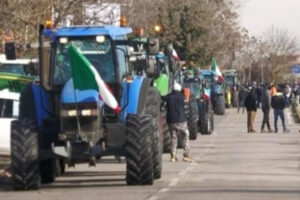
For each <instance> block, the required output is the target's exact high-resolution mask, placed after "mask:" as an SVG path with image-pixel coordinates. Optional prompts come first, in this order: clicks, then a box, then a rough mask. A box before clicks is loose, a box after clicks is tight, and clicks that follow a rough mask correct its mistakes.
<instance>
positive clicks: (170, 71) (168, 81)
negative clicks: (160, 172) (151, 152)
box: [154, 45, 198, 153]
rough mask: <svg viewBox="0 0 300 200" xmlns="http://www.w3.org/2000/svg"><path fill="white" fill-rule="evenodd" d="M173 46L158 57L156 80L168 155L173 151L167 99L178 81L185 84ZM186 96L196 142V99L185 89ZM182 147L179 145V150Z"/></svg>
mask: <svg viewBox="0 0 300 200" xmlns="http://www.w3.org/2000/svg"><path fill="white" fill-rule="evenodd" d="M172 52H173V47H172V45H168V46H167V48H166V54H163V53H159V54H157V55H156V58H155V60H156V64H157V66H158V67H157V68H158V70H159V75H158V76H157V77H155V79H154V86H155V87H156V88H157V89H158V91H159V92H160V95H161V98H162V104H161V113H162V121H163V122H162V128H163V136H164V139H163V141H164V145H163V146H164V152H165V153H168V152H170V149H171V135H170V131H169V128H168V124H167V121H166V109H165V97H166V96H167V95H168V94H169V93H170V92H171V91H172V85H173V83H174V81H175V80H176V81H177V82H178V83H180V84H181V85H184V83H183V75H182V72H181V69H180V65H179V62H178V60H176V59H175V58H174V57H173V55H172ZM184 91H187V92H185V96H186V99H187V101H186V104H185V109H186V115H187V124H188V129H189V132H190V139H191V140H195V139H196V138H197V132H198V131H197V122H198V109H197V103H196V98H195V96H194V95H193V94H191V95H189V93H190V92H189V89H188V88H184ZM181 146H182V145H181V144H180V143H179V145H178V148H180V147H181Z"/></svg>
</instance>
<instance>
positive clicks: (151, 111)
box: [144, 88, 163, 179]
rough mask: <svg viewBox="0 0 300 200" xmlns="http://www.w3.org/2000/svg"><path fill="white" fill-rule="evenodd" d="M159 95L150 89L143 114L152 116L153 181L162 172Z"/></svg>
mask: <svg viewBox="0 0 300 200" xmlns="http://www.w3.org/2000/svg"><path fill="white" fill-rule="evenodd" d="M160 100H161V98H160V94H159V92H158V90H157V89H155V88H150V89H149V90H148V95H147V98H146V101H145V112H144V114H148V115H151V116H152V132H153V176H154V178H155V179H159V178H160V177H161V171H162V151H163V149H162V148H163V146H162V145H163V144H162V143H163V142H162V141H161V139H160V136H162V135H163V121H162V115H161V113H160Z"/></svg>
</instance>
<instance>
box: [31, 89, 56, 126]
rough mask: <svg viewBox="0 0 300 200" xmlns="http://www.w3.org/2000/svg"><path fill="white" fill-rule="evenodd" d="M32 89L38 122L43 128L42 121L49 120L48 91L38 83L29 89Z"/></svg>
mask: <svg viewBox="0 0 300 200" xmlns="http://www.w3.org/2000/svg"><path fill="white" fill-rule="evenodd" d="M30 86H31V87H32V94H33V103H34V107H35V114H36V122H37V125H38V127H41V126H42V121H43V120H44V119H46V118H49V111H50V110H51V109H50V103H49V97H48V94H47V93H46V91H45V90H44V89H43V88H42V87H41V85H40V84H38V83H30V84H29V85H28V86H27V87H30Z"/></svg>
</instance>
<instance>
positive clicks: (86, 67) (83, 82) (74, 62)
mask: <svg viewBox="0 0 300 200" xmlns="http://www.w3.org/2000/svg"><path fill="white" fill-rule="evenodd" d="M68 51H69V54H70V58H71V66H72V78H73V85H74V89H75V90H81V91H83V90H96V91H97V92H99V98H100V99H101V100H102V101H103V102H104V103H105V104H106V105H108V106H109V107H110V108H112V109H113V110H114V111H115V112H116V113H119V112H120V110H121V109H120V107H119V105H118V102H117V100H116V99H115V97H114V96H113V94H112V93H111V91H110V90H109V89H108V88H107V86H106V84H105V83H104V81H103V80H102V78H101V77H100V74H99V73H98V71H97V70H96V68H95V67H94V66H93V65H92V64H91V63H90V61H89V60H88V59H87V58H86V57H85V56H84V55H83V54H82V53H81V52H80V50H79V49H77V48H76V47H74V46H72V45H70V46H69V47H68Z"/></svg>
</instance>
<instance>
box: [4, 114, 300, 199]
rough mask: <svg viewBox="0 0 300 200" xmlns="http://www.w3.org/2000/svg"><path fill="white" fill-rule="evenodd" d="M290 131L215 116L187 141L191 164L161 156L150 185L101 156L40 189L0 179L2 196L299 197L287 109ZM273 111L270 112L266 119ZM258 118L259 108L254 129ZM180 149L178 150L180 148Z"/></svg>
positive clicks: (297, 160)
mask: <svg viewBox="0 0 300 200" xmlns="http://www.w3.org/2000/svg"><path fill="white" fill-rule="evenodd" d="M287 115H289V116H288V117H287V124H288V128H289V129H290V130H291V132H290V133H287V134H283V133H282V129H281V126H279V127H280V131H279V133H278V134H275V133H264V134H261V133H255V134H248V133H246V114H242V113H239V114H238V113H236V110H235V109H230V110H226V115H225V116H215V123H216V124H215V133H214V134H213V135H210V136H201V137H198V139H197V140H196V141H192V142H191V149H192V156H193V159H194V162H193V163H186V162H183V161H182V160H181V158H182V155H181V154H179V155H178V157H179V161H178V162H177V163H172V162H170V156H169V155H168V154H165V155H164V156H163V177H162V178H161V179H159V180H157V181H155V183H154V185H153V186H126V184H125V179H124V178H125V164H124V161H123V163H118V162H116V161H115V160H113V159H110V158H109V159H106V160H104V161H103V163H99V164H97V166H96V167H90V168H88V166H87V165H85V164H82V165H76V168H75V169H73V168H71V169H67V172H66V174H65V175H64V176H62V177H59V178H57V181H56V182H55V183H53V184H49V185H42V188H41V189H40V190H39V191H29V192H14V191H12V190H11V187H10V180H9V178H5V177H4V176H2V178H1V179H0V199H1V200H2V199H3V200H4V199H5V200H6V199H7V200H10V199H11V200H15V199H22V200H32V199H39V200H59V199H64V200H68V199H72V200H77V199H78V200H79V199H80V200H82V199H85V200H89V199H93V200H94V199H109V200H119V199H127V200H168V199H170V200H177V199H178V200H179V199H186V200H187V199H188V200H199V199H205V200H211V199H214V200H218V199H220V200H224V199H228V200H234V199H237V200H242V199H243V200H248V199H249V200H256V199H259V200H269V199H270V200H276V199H278V200H279V199H280V200H283V199H284V200H299V199H300V133H298V130H300V125H299V124H296V123H295V122H294V119H293V117H292V116H291V113H290V111H288V112H287ZM272 117H273V115H271V118H272ZM261 119H262V114H261V110H258V113H257V117H256V123H255V127H256V130H259V127H260V123H261ZM180 153H181V151H180Z"/></svg>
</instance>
